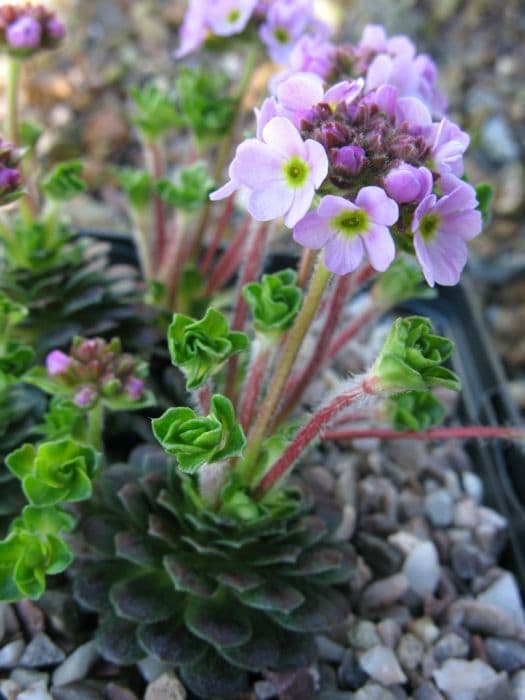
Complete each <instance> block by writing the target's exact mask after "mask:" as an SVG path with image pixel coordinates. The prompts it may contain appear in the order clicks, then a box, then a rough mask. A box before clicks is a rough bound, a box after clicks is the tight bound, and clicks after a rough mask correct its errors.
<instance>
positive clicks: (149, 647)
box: [138, 617, 206, 665]
mask: <svg viewBox="0 0 525 700" xmlns="http://www.w3.org/2000/svg"><path fill="white" fill-rule="evenodd" d="M138 640H139V643H140V645H141V646H142V648H143V649H144V651H145V652H146V653H147V654H153V655H154V656H156V657H157V658H158V659H159V660H160V661H164V662H165V663H169V664H176V665H178V664H187V663H192V662H194V661H196V660H197V659H198V658H199V657H200V656H202V654H203V653H204V651H205V649H206V645H205V644H204V642H202V641H201V640H200V639H197V637H194V636H193V635H192V634H190V633H189V632H188V630H187V629H186V628H185V627H184V625H183V624H182V623H181V620H180V618H179V617H173V618H171V619H170V620H165V621H163V622H154V623H153V624H144V625H140V627H139V629H138Z"/></svg>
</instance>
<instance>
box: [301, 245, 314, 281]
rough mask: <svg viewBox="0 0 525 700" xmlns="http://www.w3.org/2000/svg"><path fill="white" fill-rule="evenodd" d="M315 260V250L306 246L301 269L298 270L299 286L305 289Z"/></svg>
mask: <svg viewBox="0 0 525 700" xmlns="http://www.w3.org/2000/svg"><path fill="white" fill-rule="evenodd" d="M314 262H315V250H312V248H305V249H304V250H303V252H302V255H301V260H300V261H299V270H298V272H297V286H298V287H301V289H304V288H305V287H306V283H307V281H308V277H309V276H310V272H311V271H312V267H313V266H314Z"/></svg>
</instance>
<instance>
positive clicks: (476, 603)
mask: <svg viewBox="0 0 525 700" xmlns="http://www.w3.org/2000/svg"><path fill="white" fill-rule="evenodd" d="M447 616H448V619H449V622H450V623H451V624H452V625H463V626H464V627H466V628H467V629H468V630H469V631H470V632H477V633H479V634H483V635H487V636H495V637H514V636H516V635H517V634H519V633H520V632H521V631H522V629H523V628H522V627H521V626H520V625H517V624H516V622H515V621H514V619H513V618H512V617H511V616H510V615H508V614H507V613H506V612H504V611H503V610H502V609H501V608H498V607H496V606H495V605H488V604H486V603H483V602H482V601H480V600H472V599H462V600H457V601H456V602H455V603H452V605H451V606H450V607H449V609H448V611H447Z"/></svg>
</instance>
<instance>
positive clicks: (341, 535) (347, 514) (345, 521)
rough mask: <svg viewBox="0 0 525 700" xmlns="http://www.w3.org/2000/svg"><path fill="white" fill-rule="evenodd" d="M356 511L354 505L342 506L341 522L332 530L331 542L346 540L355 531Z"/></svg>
mask: <svg viewBox="0 0 525 700" xmlns="http://www.w3.org/2000/svg"><path fill="white" fill-rule="evenodd" d="M356 522H357V513H356V509H355V508H354V506H349V505H345V506H343V513H342V517H341V522H340V523H339V525H338V526H337V529H336V530H334V532H333V534H332V536H331V537H330V539H331V540H332V541H333V542H347V541H348V540H349V539H350V538H351V537H352V535H353V534H354V532H355V526H356Z"/></svg>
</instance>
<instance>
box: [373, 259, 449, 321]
mask: <svg viewBox="0 0 525 700" xmlns="http://www.w3.org/2000/svg"><path fill="white" fill-rule="evenodd" d="M436 294H437V292H436V290H435V289H432V288H431V287H429V286H428V285H427V284H426V282H425V280H424V278H423V273H422V272H421V268H420V267H419V266H418V265H415V264H414V263H413V262H412V261H411V260H409V259H407V258H403V257H398V258H396V259H395V260H394V262H393V263H392V264H391V265H390V267H389V268H388V270H386V271H385V272H383V274H382V275H381V276H380V277H379V278H378V280H377V282H376V283H375V284H374V286H373V288H372V296H373V298H374V300H375V301H376V303H377V304H378V305H379V306H380V307H381V308H385V309H390V308H392V307H393V306H395V305H396V304H400V303H401V302H403V301H406V300H407V299H433V298H435V296H436Z"/></svg>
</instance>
